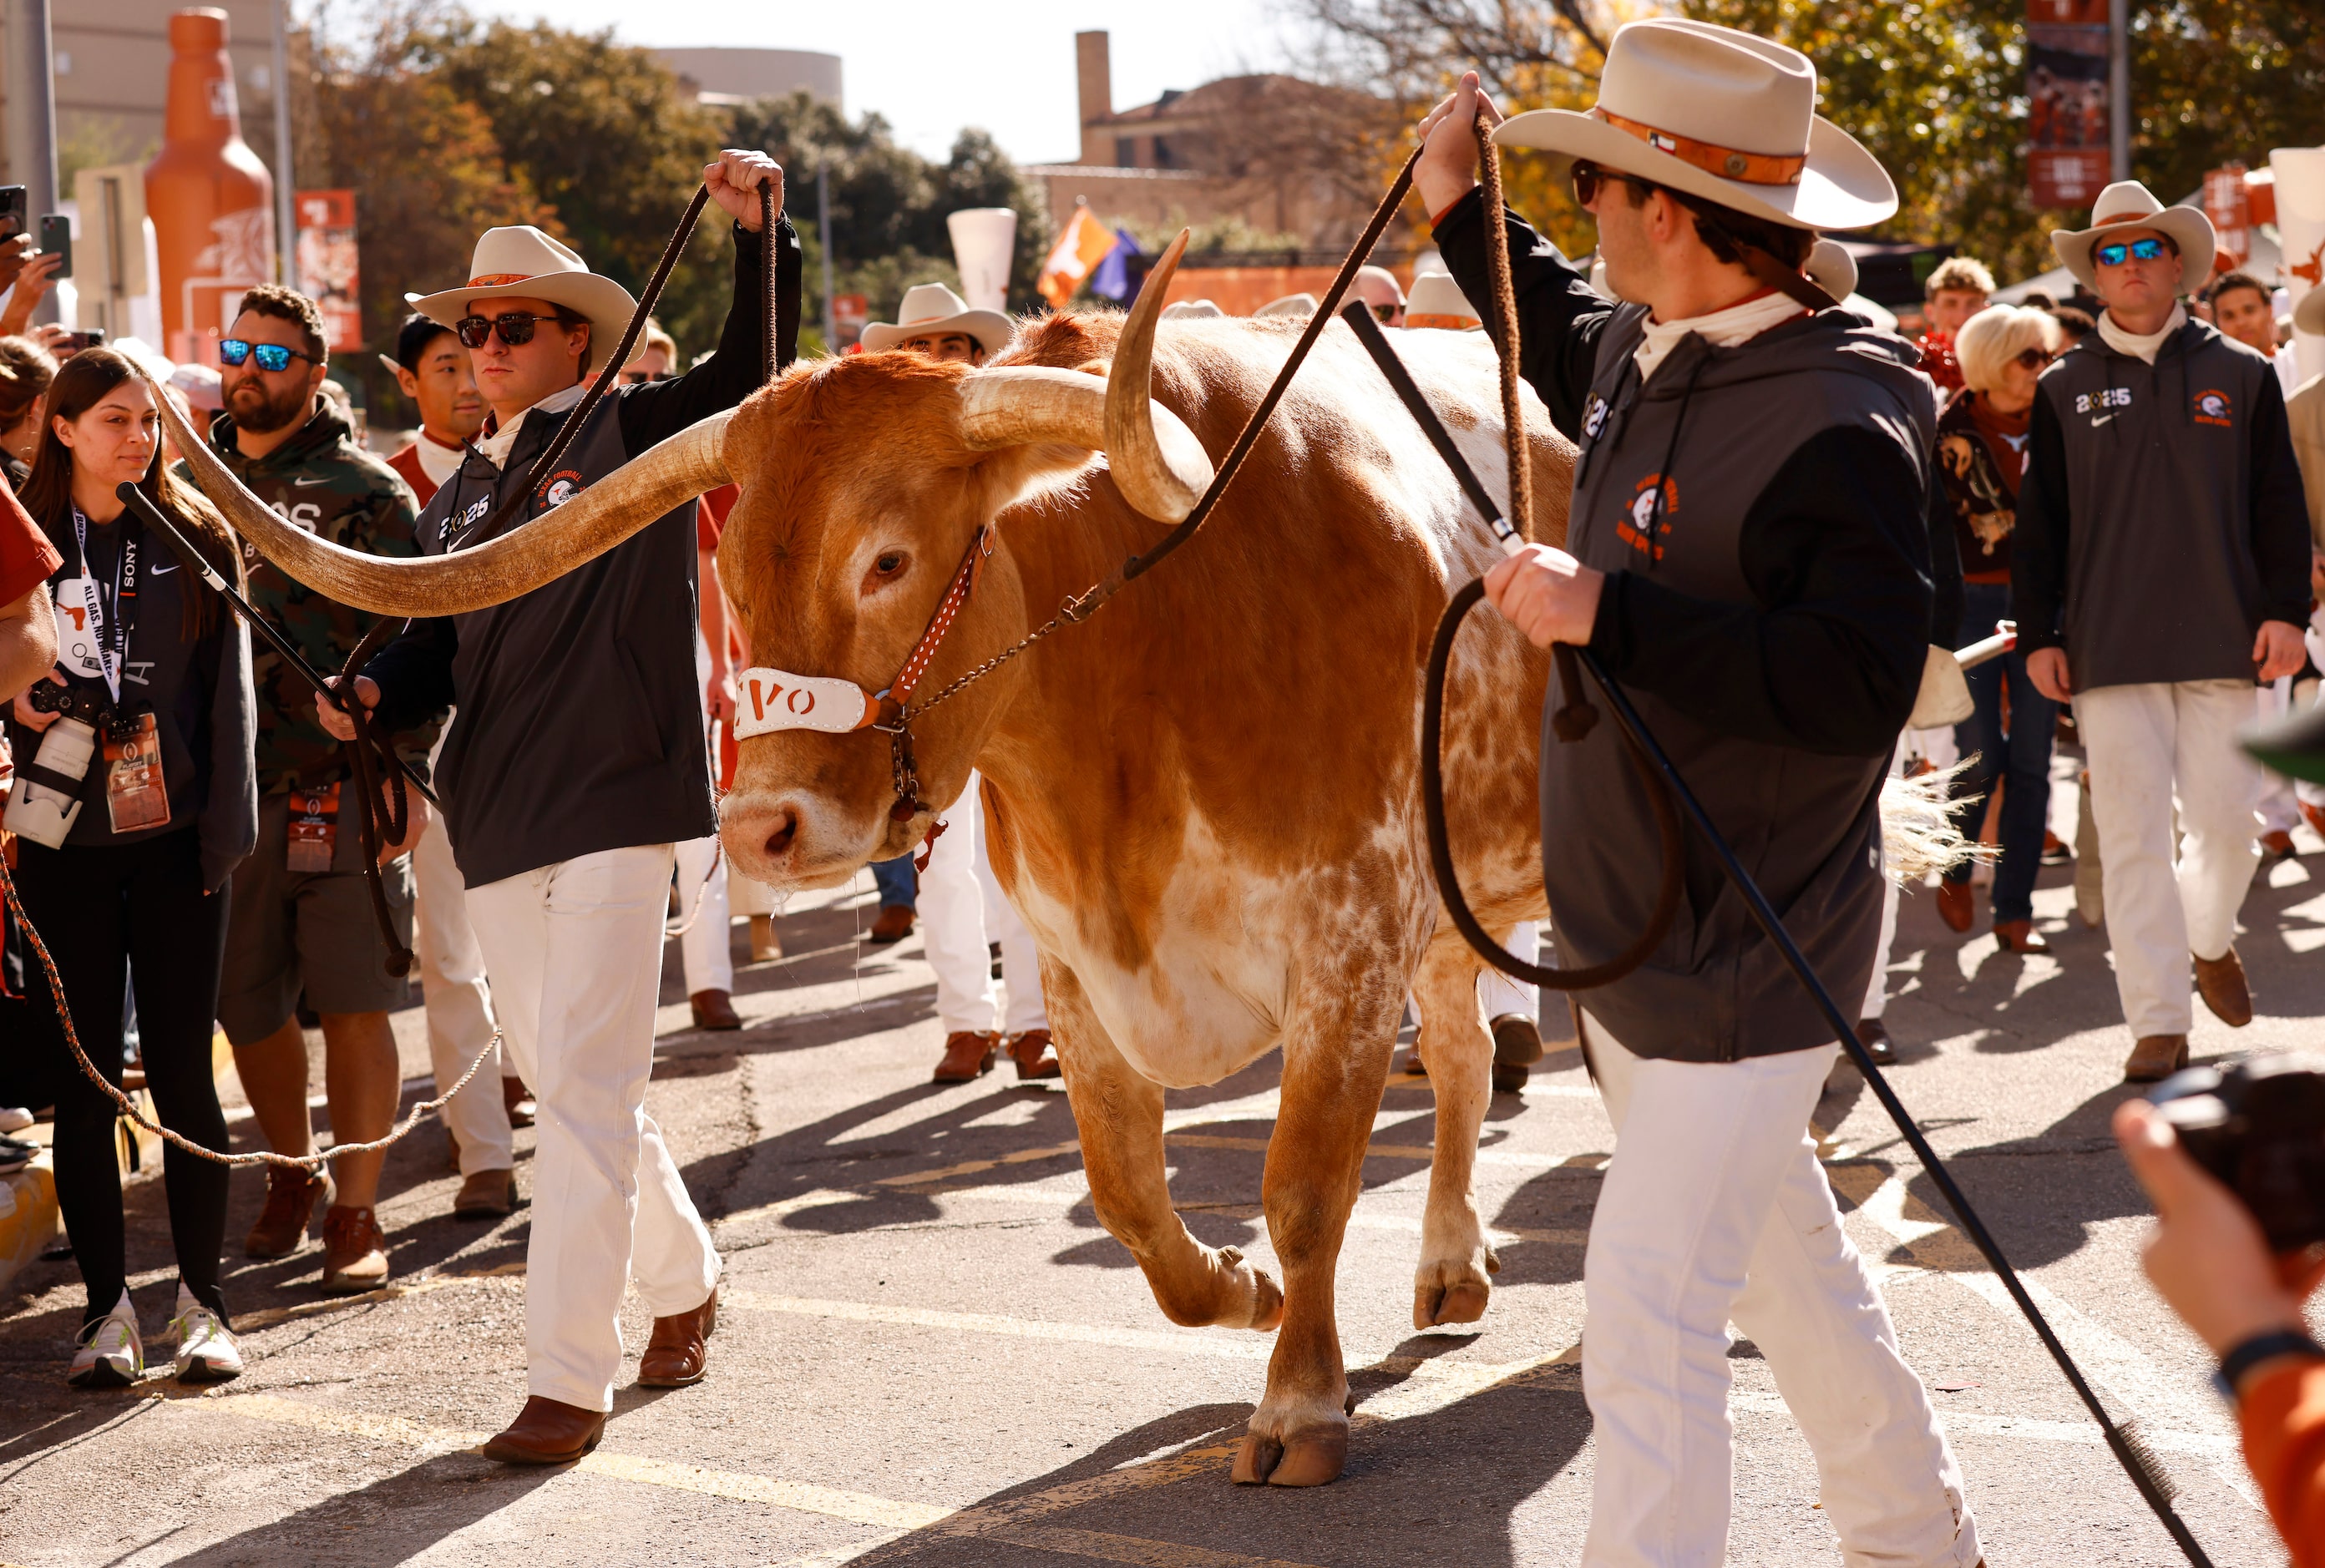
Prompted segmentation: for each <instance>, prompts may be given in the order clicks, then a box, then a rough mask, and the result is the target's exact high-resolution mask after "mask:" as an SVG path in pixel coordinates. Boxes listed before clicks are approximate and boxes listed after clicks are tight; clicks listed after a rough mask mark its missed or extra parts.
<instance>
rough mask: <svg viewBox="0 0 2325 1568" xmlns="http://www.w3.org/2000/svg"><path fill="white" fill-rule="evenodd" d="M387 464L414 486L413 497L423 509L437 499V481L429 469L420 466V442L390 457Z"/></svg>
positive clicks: (404, 480)
mask: <svg viewBox="0 0 2325 1568" xmlns="http://www.w3.org/2000/svg"><path fill="white" fill-rule="evenodd" d="M387 466H389V467H391V468H393V469H394V470H395V471H396V472H397V473H398V474H400V475H403V482H404V483H405V484H409V485H411V486H412V498H413V499H414V500H416V501H418V502H419V503H420V504H421V508H422V509H423V510H424V509H425V508H426V507H427V505H428V503H430V502H431V501H433V500H435V499H436V482H435V481H434V480H432V479H431V478H429V477H428V470H426V469H425V468H422V467H421V466H420V443H419V442H417V441H414V442H412V444H411V445H410V446H408V447H404V448H403V450H402V451H400V452H398V453H396V454H395V456H394V457H390V458H389V459H388V460H387Z"/></svg>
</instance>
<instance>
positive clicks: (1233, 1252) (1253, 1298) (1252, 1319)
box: [1219, 1247, 1283, 1333]
mask: <svg viewBox="0 0 2325 1568" xmlns="http://www.w3.org/2000/svg"><path fill="white" fill-rule="evenodd" d="M1219 1261H1220V1262H1221V1263H1224V1264H1226V1265H1227V1267H1228V1268H1231V1269H1233V1270H1234V1271H1235V1273H1236V1274H1237V1277H1238V1278H1237V1283H1238V1284H1240V1285H1241V1286H1242V1287H1243V1288H1244V1291H1245V1296H1244V1300H1245V1302H1246V1306H1245V1309H1244V1319H1243V1326H1244V1327H1246V1328H1248V1329H1254V1330H1256V1331H1257V1332H1259V1333H1274V1332H1275V1330H1276V1326H1277V1325H1278V1324H1281V1323H1283V1287H1280V1286H1278V1285H1277V1284H1276V1283H1275V1280H1274V1277H1273V1276H1271V1275H1270V1274H1269V1273H1268V1272H1267V1270H1266V1269H1264V1268H1260V1267H1259V1266H1258V1265H1256V1264H1255V1263H1252V1262H1249V1261H1248V1260H1246V1259H1245V1257H1244V1255H1243V1249H1242V1248H1240V1247H1222V1248H1220V1249H1219Z"/></svg>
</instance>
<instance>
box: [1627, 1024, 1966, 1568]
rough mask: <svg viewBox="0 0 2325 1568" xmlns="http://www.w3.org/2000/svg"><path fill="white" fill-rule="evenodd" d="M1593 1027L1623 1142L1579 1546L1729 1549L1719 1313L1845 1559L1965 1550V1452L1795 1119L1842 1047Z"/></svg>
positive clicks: (1912, 1565)
mask: <svg viewBox="0 0 2325 1568" xmlns="http://www.w3.org/2000/svg"><path fill="white" fill-rule="evenodd" d="M1587 1038H1588V1040H1589V1047H1590V1053H1591V1061H1592V1063H1593V1064H1594V1065H1596V1066H1597V1068H1598V1087H1599V1091H1600V1093H1602V1094H1604V1095H1605V1097H1606V1102H1607V1114H1608V1115H1609V1116H1610V1117H1612V1118H1613V1120H1614V1122H1615V1127H1616V1140H1615V1158H1614V1159H1613V1160H1612V1162H1610V1163H1609V1164H1608V1166H1607V1178H1606V1182H1605V1185H1603V1186H1602V1187H1601V1188H1600V1190H1599V1194H1598V1210H1597V1213H1595V1214H1594V1215H1593V1216H1592V1218H1591V1222H1590V1243H1589V1250H1588V1251H1587V1253H1586V1254H1585V1256H1584V1259H1583V1266H1582V1281H1583V1300H1584V1307H1585V1317H1584V1322H1583V1329H1582V1388H1583V1392H1584V1394H1585V1396H1586V1397H1588V1398H1589V1403H1590V1418H1591V1425H1592V1439H1593V1442H1594V1443H1595V1445H1596V1454H1595V1458H1594V1464H1595V1467H1596V1476H1595V1480H1594V1483H1593V1489H1592V1492H1591V1505H1590V1530H1589V1536H1588V1537H1587V1538H1586V1539H1585V1541H1584V1543H1583V1548H1582V1561H1583V1563H1586V1564H1588V1565H1589V1568H1613V1565H1616V1564H1621V1565H1623V1568H1649V1565H1651V1564H1652V1565H1653V1568H1718V1564H1719V1563H1723V1562H1725V1561H1726V1559H1727V1553H1728V1513H1729V1508H1730V1506H1731V1499H1732V1491H1733V1478H1732V1473H1731V1472H1732V1469H1733V1453H1732V1449H1733V1442H1734V1430H1733V1427H1732V1426H1731V1425H1730V1423H1729V1419H1728V1332H1727V1330H1728V1322H1729V1321H1730V1319H1733V1320H1734V1322H1735V1324H1736V1325H1737V1328H1739V1329H1741V1330H1742V1331H1743V1333H1744V1334H1745V1335H1746V1337H1748V1338H1749V1339H1751V1340H1752V1342H1754V1343H1755V1344H1756V1345H1757V1346H1758V1347H1759V1349H1760V1353H1761V1355H1762V1356H1764V1357H1765V1359H1766V1361H1767V1365H1768V1370H1769V1371H1770V1372H1771V1373H1772V1374H1773V1375H1774V1378H1775V1380H1776V1388H1777V1390H1778V1391H1779V1392H1780V1393H1782V1394H1783V1399H1784V1403H1785V1405H1786V1406H1787V1407H1789V1408H1790V1409H1791V1411H1792V1418H1793V1420H1794V1421H1795V1422H1797V1423H1798V1424H1799V1425H1800V1428H1801V1432H1802V1435H1803V1436H1805V1437H1806V1438H1807V1439H1808V1443H1809V1448H1810V1451H1811V1453H1814V1454H1815V1456H1816V1462H1817V1477H1818V1482H1819V1496H1820V1500H1821V1501H1822V1503H1823V1505H1824V1514H1825V1517H1826V1518H1827V1519H1829V1520H1830V1521H1831V1523H1832V1526H1833V1528H1834V1529H1835V1530H1836V1531H1837V1532H1838V1533H1839V1536H1840V1546H1841V1554H1842V1558H1843V1560H1844V1561H1845V1562H1846V1563H1849V1564H1850V1565H1851V1568H1866V1565H1870V1564H1874V1563H1879V1564H1882V1565H1884V1568H1933V1565H1935V1564H1941V1563H1942V1564H1947V1565H1950V1568H1968V1565H1969V1564H1971V1563H1976V1562H1977V1561H1978V1526H1977V1525H1976V1523H1975V1522H1974V1521H1973V1520H1972V1518H1971V1517H1970V1513H1969V1506H1968V1501H1967V1500H1966V1499H1965V1498H1964V1496H1963V1493H1962V1477H1961V1470H1960V1467H1959V1465H1957V1464H1956V1463H1955V1462H1954V1456H1953V1453H1952V1452H1951V1450H1950V1448H1949V1447H1948V1446H1947V1443H1946V1440H1945V1435H1944V1434H1943V1433H1942V1432H1941V1431H1940V1430H1939V1429H1938V1423H1937V1416H1936V1415H1935V1414H1934V1412H1933V1411H1932V1410H1931V1407H1930V1400H1929V1396H1928V1394H1927V1393H1926V1392H1924V1391H1923V1389H1922V1384H1921V1379H1918V1378H1916V1377H1915V1376H1914V1375H1913V1370H1912V1369H1910V1368H1908V1367H1907V1366H1906V1365H1905V1363H1904V1359H1903V1358H1902V1357H1901V1356H1900V1355H1899V1354H1898V1350H1897V1333H1896V1330H1895V1329H1894V1327H1893V1326H1891V1324H1890V1322H1889V1312H1888V1308H1887V1307H1885V1305H1882V1301H1881V1296H1880V1293H1879V1292H1878V1291H1877V1290H1876V1289H1875V1288H1874V1285H1873V1280H1872V1277H1871V1276H1870V1275H1869V1274H1868V1273H1867V1272H1866V1268H1865V1263H1864V1260H1863V1259H1861V1258H1860V1257H1858V1255H1857V1250H1856V1248H1855V1247H1853V1246H1851V1245H1850V1243H1849V1241H1848V1235H1847V1234H1846V1233H1845V1232H1844V1231H1842V1229H1841V1222H1840V1211H1839V1208H1838V1207H1837V1206H1836V1205H1835V1204H1834V1203H1833V1198H1832V1189H1831V1187H1830V1186H1829V1185H1827V1183H1826V1181H1825V1176H1824V1170H1823V1168H1822V1167H1820V1166H1819V1165H1818V1164H1817V1158H1816V1148H1815V1146H1814V1145H1813V1144H1812V1143H1811V1141H1810V1139H1809V1136H1808V1133H1807V1126H1808V1119H1809V1112H1810V1111H1811V1110H1812V1109H1813V1108H1814V1107H1815V1105H1816V1101H1817V1095H1818V1093H1819V1092H1820V1089H1821V1088H1822V1086H1823V1084H1824V1079H1825V1075H1826V1073H1827V1072H1828V1071H1829V1070H1830V1068H1831V1066H1832V1064H1833V1054H1834V1049H1835V1047H1831V1046H1825V1047H1820V1048H1819V1049H1815V1050H1806V1051H1792V1052H1787V1053H1785V1054H1784V1055H1782V1056H1757V1057H1751V1058H1747V1059H1746V1060H1744V1061H1741V1062H1733V1063H1720V1064H1716V1065H1715V1064H1702V1063H1688V1062H1668V1061H1649V1060H1645V1059H1643V1058H1641V1057H1638V1056H1633V1055H1631V1054H1630V1052H1628V1051H1627V1050H1626V1049H1624V1047H1623V1046H1622V1044H1621V1043H1620V1042H1619V1041H1617V1040H1616V1039H1615V1038H1614V1037H1613V1036H1611V1035H1609V1034H1608V1033H1607V1030H1606V1028H1605V1026H1603V1025H1602V1024H1600V1023H1599V1021H1598V1019H1596V1018H1591V1019H1589V1020H1588V1023H1587Z"/></svg>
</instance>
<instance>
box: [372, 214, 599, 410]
mask: <svg viewBox="0 0 2325 1568" xmlns="http://www.w3.org/2000/svg"><path fill="white" fill-rule="evenodd" d="M509 297H518V298H523V299H527V300H548V301H549V302H550V303H551V304H552V305H562V306H564V307H565V308H566V309H569V310H571V311H573V312H574V313H575V314H577V315H579V316H580V317H582V318H584V319H586V320H587V321H588V323H589V328H590V330H589V362H588V364H585V365H583V366H582V367H581V368H582V373H583V374H588V373H590V372H592V371H597V370H602V369H603V368H605V364H606V362H607V359H609V358H611V357H612V355H613V353H614V350H615V349H616V348H617V347H619V346H621V338H622V328H624V327H627V326H628V325H629V324H630V318H631V316H632V315H634V314H635V313H636V310H637V308H638V302H637V301H636V300H633V299H632V298H630V291H628V290H627V289H625V288H623V287H622V286H621V285H620V284H619V283H616V281H614V280H613V279H611V278H606V277H600V276H599V275H598V274H597V273H596V272H591V271H590V270H589V264H588V263H587V262H584V261H583V260H582V259H581V257H580V255H579V254H578V253H576V252H575V251H574V250H573V248H572V247H571V246H570V245H567V244H561V243H560V242H559V241H557V240H555V239H552V238H551V237H550V236H549V235H545V234H543V233H542V232H541V230H539V229H537V228H535V227H533V226H532V225H531V224H529V223H528V224H518V225H516V226H514V227H510V228H488V229H486V231H485V237H484V238H482V239H480V240H478V241H477V254H476V257H475V259H474V261H472V262H471V263H469V266H468V281H467V282H466V283H464V284H462V285H461V286H460V287H459V288H457V289H446V290H444V291H442V292H441V293H436V294H406V295H405V296H404V297H403V302H404V303H405V304H407V305H409V306H411V307H412V309H414V310H417V311H419V312H420V313H421V315H422V316H425V317H427V318H428V319H430V320H431V321H440V322H441V323H443V324H444V325H445V326H447V327H457V326H459V322H460V318H462V317H464V316H466V315H468V314H469V307H470V306H471V305H472V304H473V303H474V302H475V301H477V300H496V299H504V298H509Z"/></svg>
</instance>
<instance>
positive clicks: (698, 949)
mask: <svg viewBox="0 0 2325 1568" xmlns="http://www.w3.org/2000/svg"><path fill="white" fill-rule="evenodd" d="M694 695H695V696H696V698H697V699H698V700H699V703H700V705H701V709H702V728H703V733H704V734H706V735H709V734H710V733H711V732H710V646H709V644H708V643H706V642H705V641H703V640H702V632H701V629H700V628H699V627H697V628H696V629H695V633H694ZM710 776H711V778H712V779H714V780H715V779H717V778H718V742H717V739H716V737H715V736H713V737H712V739H711V742H710ZM705 879H708V881H706V880H705ZM678 922H679V924H680V925H681V926H685V927H686V930H685V932H684V934H683V935H681V936H680V937H679V939H678V967H679V973H680V975H681V977H682V978H683V979H684V980H685V982H686V994H687V995H689V996H692V995H694V994H695V993H696V992H704V991H727V992H731V991H733V990H734V989H735V955H734V954H733V952H732V951H731V950H730V949H729V948H728V946H727V936H728V932H729V927H732V926H733V925H734V923H735V916H734V912H733V910H731V909H728V908H727V857H726V856H725V855H723V854H720V853H718V835H715V834H714V835H711V836H710V837H709V838H697V839H690V840H689V841H688V842H687V843H685V844H680V845H679V846H678ZM689 922H691V924H689Z"/></svg>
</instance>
